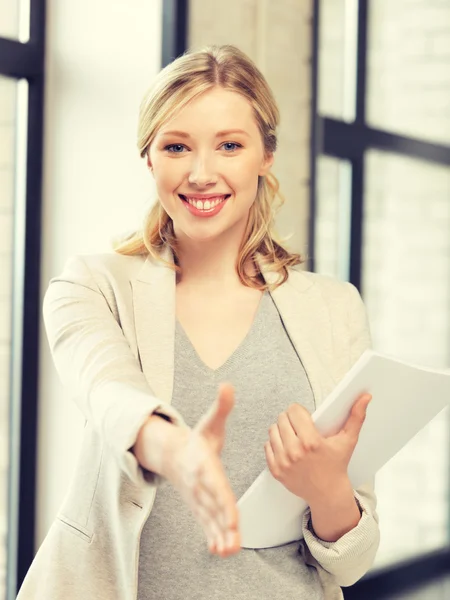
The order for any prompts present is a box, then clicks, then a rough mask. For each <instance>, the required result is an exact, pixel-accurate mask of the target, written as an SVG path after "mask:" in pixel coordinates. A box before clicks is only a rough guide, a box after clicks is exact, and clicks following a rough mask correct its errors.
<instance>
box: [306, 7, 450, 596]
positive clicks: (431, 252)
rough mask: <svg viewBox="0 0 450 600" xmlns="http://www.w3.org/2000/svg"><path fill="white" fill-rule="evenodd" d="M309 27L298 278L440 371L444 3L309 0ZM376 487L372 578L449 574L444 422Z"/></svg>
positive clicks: (443, 345)
mask: <svg viewBox="0 0 450 600" xmlns="http://www.w3.org/2000/svg"><path fill="white" fill-rule="evenodd" d="M314 23H315V32H314V44H315V59H316V67H317V84H316V87H315V90H314V93H313V98H315V104H316V113H315V117H314V121H313V131H315V137H314V140H313V160H314V161H315V167H314V169H313V175H314V177H313V182H312V193H311V214H312V215H313V223H312V224H311V244H310V245H311V247H312V252H311V254H312V259H311V263H310V268H311V269H312V270H315V271H317V272H321V273H324V274H330V275H333V276H336V277H338V278H340V279H342V280H349V281H351V282H352V283H354V284H355V285H356V286H357V287H358V288H359V289H360V291H361V294H362V296H363V299H364V301H365V304H366V307H367V310H368V313H369V318H370V322H371V328H372V335H373V340H374V348H375V349H376V350H379V351H381V352H383V351H384V352H386V353H389V354H393V355H397V356H398V357H399V358H402V359H403V360H408V361H410V362H414V363H418V364H424V365H426V366H435V367H436V368H450V313H449V311H448V307H449V306H450V236H449V234H448V232H449V225H450V168H449V167H450V103H449V101H448V97H449V91H448V90H449V86H450V52H449V50H450V47H449V44H448V40H449V39H450V4H449V3H448V2H442V1H440V0H436V1H430V0H398V1H396V2H392V1H391V0H339V1H335V0H316V2H315V18H314ZM424 401H426V399H424ZM430 464H431V465H433V468H432V469H431V468H430ZM376 488H377V495H378V499H379V507H378V508H379V514H380V526H381V533H382V536H381V545H380V550H379V553H378V557H377V561H376V568H375V569H374V571H377V570H378V571H379V572H380V573H384V572H385V571H386V569H391V570H392V569H393V568H395V567H396V565H398V564H399V563H400V562H404V561H407V560H409V561H411V565H413V564H414V565H420V564H425V561H426V556H427V555H428V554H429V553H431V552H437V551H442V552H446V553H447V554H446V560H447V563H448V561H449V557H450V539H449V538H450V502H449V498H450V417H449V414H448V411H446V412H444V413H441V415H439V416H438V417H436V419H434V420H433V422H432V423H430V425H429V426H428V427H426V428H425V429H424V430H423V431H421V432H420V433H419V434H418V435H417V436H416V438H414V440H412V441H411V442H410V443H409V444H408V445H407V446H406V447H405V448H404V449H403V450H402V451H401V452H400V453H399V454H398V455H397V456H396V457H395V458H394V459H393V460H392V461H390V463H389V464H388V465H386V467H385V468H384V469H382V470H381V471H380V473H379V475H378V476H377V479H376ZM421 561H422V562H421ZM419 570H420V569H419ZM410 573H411V571H410ZM354 587H355V588H357V587H358V585H356V586H354ZM360 589H362V588H360ZM364 589H365V588H364ZM355 591H356V590H355ZM359 593H360V594H361V592H359ZM355 597H360V596H355ZM361 597H362V596H361Z"/></svg>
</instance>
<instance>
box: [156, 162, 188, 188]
mask: <svg viewBox="0 0 450 600" xmlns="http://www.w3.org/2000/svg"><path fill="white" fill-rule="evenodd" d="M176 162H177V161H173V163H176ZM173 163H172V164H165V163H164V162H163V161H161V162H157V163H156V164H154V168H153V177H154V179H155V183H156V187H157V188H158V191H159V193H160V194H164V193H165V194H167V193H171V192H173V191H174V190H175V189H176V188H177V187H178V186H179V185H180V183H181V182H182V179H183V172H182V169H181V168H180V165H177V164H173Z"/></svg>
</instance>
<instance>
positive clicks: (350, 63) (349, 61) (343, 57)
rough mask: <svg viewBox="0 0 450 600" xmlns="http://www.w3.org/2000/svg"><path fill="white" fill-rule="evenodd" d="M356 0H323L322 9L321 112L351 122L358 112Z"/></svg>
mask: <svg viewBox="0 0 450 600" xmlns="http://www.w3.org/2000/svg"><path fill="white" fill-rule="evenodd" d="M357 14H358V13H357V2H356V0H322V1H321V2H320V12H319V18H320V22H319V73H318V77H319V81H318V84H319V85H318V89H319V97H318V108H319V113H320V114H321V115H325V116H327V117H334V118H336V119H342V120H344V121H352V120H353V119H354V115H355V93H356V92H355V84H356V79H355V78H356V43H357Z"/></svg>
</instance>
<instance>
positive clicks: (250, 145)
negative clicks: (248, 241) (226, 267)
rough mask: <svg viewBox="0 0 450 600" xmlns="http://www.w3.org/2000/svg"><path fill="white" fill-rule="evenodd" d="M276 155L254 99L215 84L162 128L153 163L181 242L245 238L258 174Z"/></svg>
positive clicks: (153, 148) (150, 163)
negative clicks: (268, 151)
mask: <svg viewBox="0 0 450 600" xmlns="http://www.w3.org/2000/svg"><path fill="white" fill-rule="evenodd" d="M272 163H273V156H272V155H271V156H268V157H267V156H264V147H263V143H262V138H261V134H260V132H259V129H258V125H257V123H256V120H255V118H254V116H253V112H252V107H251V105H250V103H249V102H248V101H247V100H246V99H245V98H244V97H243V96H241V95H240V94H237V93H235V92H230V91H227V90H224V89H222V88H214V89H212V90H209V91H208V92H205V93H204V94H202V95H200V96H199V97H197V98H195V99H194V100H192V101H191V102H190V103H189V104H187V105H186V106H185V107H184V108H183V109H182V110H181V111H180V112H179V113H177V115H176V116H175V117H174V118H173V119H171V120H170V121H168V122H167V123H165V124H164V125H163V126H162V127H161V128H160V130H159V131H158V132H157V135H156V136H155V138H154V140H153V142H152V144H151V146H150V150H149V155H148V166H149V167H150V169H151V171H152V173H153V176H154V178H155V183H156V187H157V191H158V196H159V199H160V201H161V204H162V205H163V207H164V209H165V210H166V212H167V213H168V215H169V216H170V217H171V219H172V220H173V223H174V231H175V235H176V237H177V239H179V240H180V241H183V240H187V239H191V240H195V241H203V240H211V239H213V238H217V237H218V236H230V235H231V236H236V238H239V241H240V239H241V238H242V235H243V233H244V231H245V226H246V223H247V219H248V213H249V209H250V207H251V205H252V204H253V202H254V201H255V197H256V192H257V186H258V176H263V175H266V174H267V172H268V171H269V169H270V167H271V165H272Z"/></svg>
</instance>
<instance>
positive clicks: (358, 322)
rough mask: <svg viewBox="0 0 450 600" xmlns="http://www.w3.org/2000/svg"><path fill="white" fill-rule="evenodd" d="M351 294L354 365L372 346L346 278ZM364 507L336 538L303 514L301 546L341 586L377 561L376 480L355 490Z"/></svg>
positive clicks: (362, 312)
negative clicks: (320, 532)
mask: <svg viewBox="0 0 450 600" xmlns="http://www.w3.org/2000/svg"><path fill="white" fill-rule="evenodd" d="M345 285H346V289H347V294H348V304H347V306H348V310H349V313H348V323H349V339H350V366H352V365H353V364H354V363H355V362H356V361H357V360H358V358H359V357H360V356H361V354H362V353H363V352H364V351H365V350H366V349H367V348H371V347H372V339H371V334H370V326H369V320H368V316H367V311H366V308H365V306H364V303H363V301H362V298H361V296H360V294H359V291H358V289H357V288H356V287H355V286H354V285H353V284H351V283H348V282H346V283H345ZM354 494H355V499H356V502H357V504H358V506H359V508H360V512H361V519H360V521H359V523H358V525H357V526H356V527H355V528H354V529H352V530H350V531H348V532H347V533H346V534H345V535H343V536H342V537H341V538H339V539H338V540H337V541H336V542H326V541H324V540H321V539H320V538H318V537H317V536H316V535H315V533H314V530H313V528H312V522H311V511H310V509H309V508H308V510H307V511H306V512H305V514H304V516H303V522H302V530H303V535H304V541H305V544H306V548H305V547H303V548H302V549H301V550H302V552H303V553H304V556H305V559H306V560H307V561H308V562H310V563H311V564H317V563H318V564H319V565H320V566H321V567H322V568H323V569H325V571H327V572H328V573H329V574H331V575H332V576H334V579H335V582H336V583H337V584H338V585H340V586H343V587H345V586H350V585H353V584H354V583H355V582H356V581H358V580H359V579H360V578H361V577H363V575H365V574H366V573H367V571H368V570H369V569H370V568H371V566H372V565H373V562H374V560H375V556H376V553H377V550H378V547H379V544H380V530H379V526H378V515H377V512H376V506H377V500H376V496H375V491H374V482H373V481H371V482H368V483H367V484H365V485H362V486H360V487H358V488H356V489H355V490H354Z"/></svg>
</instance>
